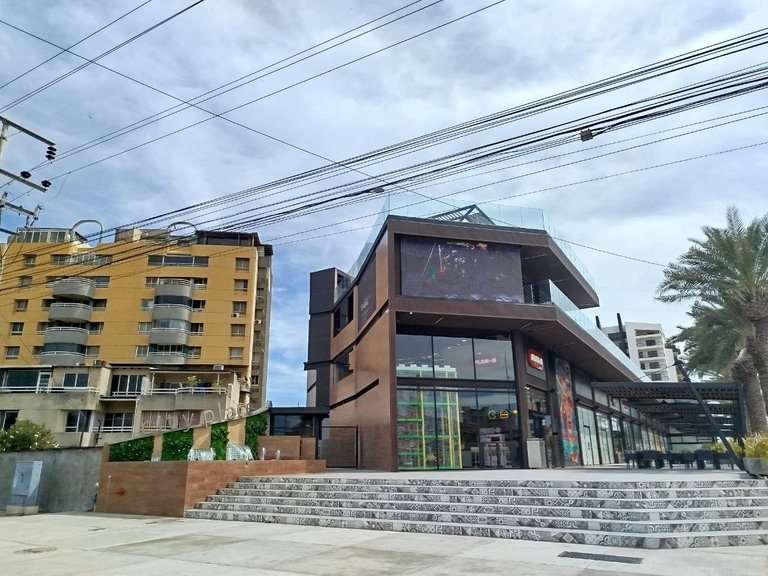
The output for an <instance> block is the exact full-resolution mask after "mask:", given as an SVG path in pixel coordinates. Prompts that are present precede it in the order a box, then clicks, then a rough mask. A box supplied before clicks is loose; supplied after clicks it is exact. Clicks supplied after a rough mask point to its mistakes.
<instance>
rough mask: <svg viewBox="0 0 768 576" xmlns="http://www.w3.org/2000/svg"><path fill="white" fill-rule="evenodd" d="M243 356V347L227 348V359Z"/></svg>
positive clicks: (239, 358)
mask: <svg viewBox="0 0 768 576" xmlns="http://www.w3.org/2000/svg"><path fill="white" fill-rule="evenodd" d="M242 358H243V349H242V348H230V349H229V359H230V360H242Z"/></svg>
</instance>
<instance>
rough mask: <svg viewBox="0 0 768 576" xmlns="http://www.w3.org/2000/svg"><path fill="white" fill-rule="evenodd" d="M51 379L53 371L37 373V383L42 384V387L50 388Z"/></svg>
mask: <svg viewBox="0 0 768 576" xmlns="http://www.w3.org/2000/svg"><path fill="white" fill-rule="evenodd" d="M50 381H51V373H50V372H40V373H39V374H38V375H37V383H38V385H39V386H40V388H48V383H49V382H50Z"/></svg>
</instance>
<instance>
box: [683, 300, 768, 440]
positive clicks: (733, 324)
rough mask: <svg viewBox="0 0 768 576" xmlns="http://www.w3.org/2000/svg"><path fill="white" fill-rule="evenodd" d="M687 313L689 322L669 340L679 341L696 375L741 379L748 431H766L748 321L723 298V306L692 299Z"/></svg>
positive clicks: (766, 419)
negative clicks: (750, 349)
mask: <svg viewBox="0 0 768 576" xmlns="http://www.w3.org/2000/svg"><path fill="white" fill-rule="evenodd" d="M688 315H689V316H690V317H691V318H692V319H693V321H694V323H693V325H692V326H689V327H687V328H681V330H680V332H679V333H678V334H677V335H675V336H673V337H672V338H670V341H671V342H674V343H681V344H683V346H684V347H685V351H686V356H687V363H688V367H689V368H690V369H691V370H693V371H694V372H696V373H698V374H699V375H701V376H704V377H706V376H715V377H719V378H722V377H725V378H733V379H735V380H738V381H740V382H742V383H743V384H744V395H745V402H746V408H747V425H748V428H749V431H751V432H768V416H767V415H766V404H765V397H764V394H763V391H762V390H761V389H760V381H759V378H758V374H757V370H756V369H755V365H754V362H752V358H751V356H750V355H749V353H748V347H749V345H748V342H749V341H753V340H754V333H753V330H752V325H751V324H750V323H749V322H748V321H747V320H746V319H745V318H744V317H743V316H742V315H741V314H740V313H739V311H738V309H735V307H734V306H733V305H732V304H729V303H727V302H726V303H724V305H723V306H711V305H703V304H700V303H695V304H694V305H693V307H692V308H691V311H690V312H688Z"/></svg>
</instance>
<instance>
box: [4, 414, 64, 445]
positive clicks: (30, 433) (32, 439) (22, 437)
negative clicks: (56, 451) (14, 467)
mask: <svg viewBox="0 0 768 576" xmlns="http://www.w3.org/2000/svg"><path fill="white" fill-rule="evenodd" d="M50 448H58V446H57V444H56V441H55V440H54V438H53V432H51V431H50V430H48V428H46V427H45V426H43V425H41V424H37V423H36V422H32V421H30V420H17V421H16V423H15V424H14V425H13V426H11V427H10V428H9V429H8V430H6V431H5V432H4V433H3V435H2V436H1V437H0V451H2V452H25V451H27V450H48V449H50Z"/></svg>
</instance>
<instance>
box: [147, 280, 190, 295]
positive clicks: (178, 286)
mask: <svg viewBox="0 0 768 576" xmlns="http://www.w3.org/2000/svg"><path fill="white" fill-rule="evenodd" d="M193 292H194V285H193V284H192V281H191V280H184V279H181V278H163V279H162V280H161V281H160V283H159V284H157V286H155V296H181V297H183V298H191V297H192V293H193Z"/></svg>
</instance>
